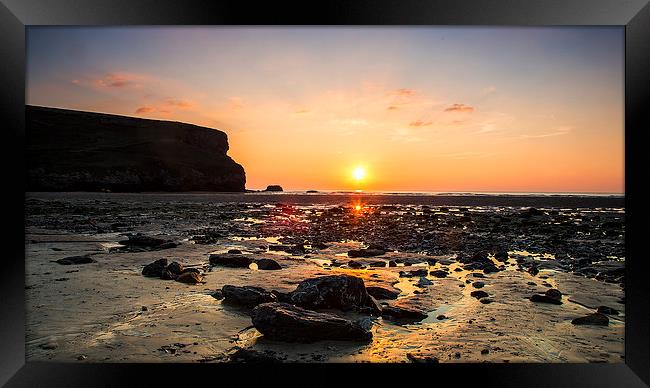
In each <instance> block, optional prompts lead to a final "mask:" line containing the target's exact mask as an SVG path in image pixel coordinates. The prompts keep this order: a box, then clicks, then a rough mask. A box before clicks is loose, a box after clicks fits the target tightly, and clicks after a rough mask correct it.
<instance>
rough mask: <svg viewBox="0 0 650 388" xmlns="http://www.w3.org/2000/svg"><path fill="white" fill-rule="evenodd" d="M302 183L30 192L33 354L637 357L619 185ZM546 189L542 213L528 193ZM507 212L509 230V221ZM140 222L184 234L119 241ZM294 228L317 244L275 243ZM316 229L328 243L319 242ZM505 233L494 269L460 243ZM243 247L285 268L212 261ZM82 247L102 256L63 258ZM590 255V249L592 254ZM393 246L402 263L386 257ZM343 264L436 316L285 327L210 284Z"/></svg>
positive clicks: (292, 276)
mask: <svg viewBox="0 0 650 388" xmlns="http://www.w3.org/2000/svg"><path fill="white" fill-rule="evenodd" d="M294 196H295V197H296V198H298V200H296V201H293V200H292V198H293V197H290V196H287V195H268V194H267V195H258V194H254V195H242V194H232V195H227V197H223V196H222V195H216V196H215V195H207V194H190V195H177V194H92V193H74V194H69V193H30V194H28V195H27V206H26V207H27V210H26V240H25V244H26V245H25V252H26V273H27V279H26V299H27V312H28V313H27V338H26V343H27V358H28V360H30V361H34V360H53V361H64V362H226V361H229V360H230V357H231V355H232V354H233V353H234V352H235V351H236V350H237V349H238V348H246V349H252V350H257V351H261V352H264V351H268V352H267V353H265V354H270V355H272V356H273V357H274V358H276V359H278V360H281V361H285V362H296V361H297V362H409V360H412V359H414V358H419V357H426V356H431V357H435V358H437V359H438V360H439V362H623V361H624V321H625V306H624V304H623V303H622V301H623V300H624V299H623V298H624V290H623V288H622V287H621V284H622V278H620V277H619V276H617V275H615V274H617V272H616V269H619V268H622V267H623V265H624V260H625V259H624V257H625V255H624V251H623V244H622V243H623V237H624V230H622V228H623V226H622V225H621V224H619V221H620V220H621V219H622V217H623V215H624V212H623V209H622V205H621V204H620V202H608V201H613V200H612V199H611V198H596V199H594V198H590V199H589V200H587V201H585V202H580V203H577V204H576V203H575V201H577V200H576V199H575V198H573V199H571V200H570V201H569V202H566V203H561V204H555V205H554V204H553V203H548V202H545V201H548V198H538V199H537V202H533V203H532V204H527V205H512V206H511V207H505V206H503V205H502V204H501V201H502V199H500V198H499V199H498V200H496V203H494V201H492V202H490V200H489V198H481V199H480V200H481V201H482V202H480V203H473V204H471V205H469V204H465V205H459V204H456V203H453V202H450V203H445V202H444V201H442V200H441V199H439V198H437V199H435V201H442V202H441V203H440V204H437V205H434V204H433V203H431V202H425V203H424V204H423V202H422V201H425V200H426V201H431V199H430V198H426V199H422V198H421V197H413V198H407V199H405V198H403V196H400V197H399V198H397V199H395V197H386V196H384V197H382V196H363V197H359V196H339V197H332V196H328V198H329V199H328V200H327V201H325V200H322V199H314V198H313V195H309V196H307V195H304V196H296V195H294ZM303 197H308V199H303ZM223 198H227V200H222V199H223ZM236 198H239V199H238V200H234V199H236ZM270 198H272V199H270ZM332 198H335V199H332ZM474 200H477V199H476V198H472V201H474ZM526 200H527V201H529V200H530V198H527V199H526ZM555 200H557V198H556V199H553V201H555ZM314 201H315V202H314ZM468 201H469V200H468ZM593 201H596V202H593ZM597 201H601V202H597ZM602 201H604V202H602ZM533 205H534V206H536V207H537V208H538V209H539V212H540V213H539V214H538V213H535V214H533V215H532V216H531V215H529V214H528V213H527V212H528V209H522V208H521V206H533ZM610 205H611V206H610ZM357 206H359V208H357ZM452 206H453V207H459V206H462V207H460V208H452ZM357 209H359V210H357ZM506 218H507V219H509V221H507V222H506V221H504V220H505V219H506ZM506 224H507V225H508V226H507V230H508V232H505V231H503V230H500V229H499V228H500V226H499V225H506ZM495 225H496V226H495ZM129 233H142V234H145V235H148V236H153V237H158V238H163V239H165V240H173V241H175V242H179V243H180V245H179V246H177V247H175V248H170V249H163V250H151V251H150V250H142V251H137V250H135V251H134V250H131V251H129V250H120V249H119V248H120V247H121V246H120V244H118V243H117V242H118V241H120V240H124V239H125V238H126V237H125V236H126V235H127V234H129ZM432 233H433V235H432ZM558 233H559V234H558ZM346 236H347V237H346ZM378 242H382V243H383V244H385V245H386V246H388V247H389V248H390V250H392V251H390V252H387V253H385V254H384V255H380V256H376V257H372V258H360V259H350V258H349V257H348V256H347V252H348V251H349V250H351V249H359V248H362V247H365V246H367V245H368V244H376V243H378ZM297 243H300V244H304V245H303V247H304V249H303V250H299V251H298V252H295V251H294V252H287V251H291V249H286V248H282V249H285V251H282V250H274V249H273V247H274V246H275V247H276V248H277V246H278V245H287V246H289V245H291V246H293V245H295V244H297ZM317 243H324V244H325V245H327V247H321V248H320V249H317V248H315V246H316V245H317ZM495 244H496V245H499V246H500V247H503V248H504V249H506V250H507V251H508V258H507V259H506V260H498V259H496V258H495V257H494V255H493V254H490V260H492V262H493V263H494V265H495V266H497V267H499V268H500V269H501V270H499V271H498V272H493V273H487V274H484V273H483V272H482V271H477V270H467V269H464V267H465V265H463V263H460V262H459V260H458V259H459V258H460V257H464V256H465V255H467V254H468V253H469V252H472V251H474V250H476V249H483V248H485V249H488V250H489V249H492V247H493V245H495ZM553 247H556V248H555V249H553ZM116 248H118V249H116ZM230 249H239V250H241V251H242V253H243V254H244V255H251V256H252V257H255V258H270V259H273V260H275V261H277V262H278V263H279V264H280V265H281V266H282V269H281V270H276V271H264V270H257V269H255V268H254V266H252V268H226V267H211V266H210V265H209V262H208V257H209V254H211V253H223V252H227V251H228V250H230ZM85 254H90V255H91V257H92V258H93V259H94V260H95V262H93V263H89V264H80V265H61V264H58V263H56V262H54V261H55V260H57V259H60V258H64V257H69V256H75V255H85ZM160 258H167V259H168V260H169V261H170V262H171V261H177V262H180V263H182V264H183V265H184V266H185V267H193V268H198V269H200V270H201V272H202V273H203V275H204V280H205V283H204V284H197V285H187V284H183V283H180V282H175V281H165V280H161V279H156V278H148V277H144V276H142V268H143V267H144V265H146V264H149V263H151V262H153V261H154V260H157V259H160ZM580 259H589V260H588V263H586V262H581V263H582V264H580V265H578V261H579V260H580ZM350 260H354V261H355V262H358V263H361V264H362V265H368V264H370V263H371V262H376V261H385V262H386V266H384V267H369V266H366V268H363V269H352V268H349V266H348V264H349V262H350ZM391 260H394V261H401V262H402V263H400V264H397V266H395V267H388V266H387V265H388V262H389V261H391ZM332 261H334V262H335V263H336V264H335V265H332ZM434 261H435V264H433V265H432V264H431V263H433V262H434ZM403 263H407V264H411V265H408V266H405V264H403ZM532 267H534V268H535V269H536V270H537V271H538V272H537V271H532V270H530V269H531V268H532ZM418 269H426V270H427V272H428V273H430V272H431V271H435V270H438V269H444V270H446V271H447V272H448V273H449V275H448V276H446V277H444V278H439V277H436V276H433V275H430V274H429V275H427V276H426V278H427V279H429V280H430V281H431V282H432V283H433V284H431V285H428V286H419V285H418V282H419V281H420V278H419V277H417V276H416V277H404V276H400V271H402V272H403V271H414V270H418ZM475 273H479V276H482V277H477V276H476V275H474V274H475ZM332 274H350V275H353V276H358V277H361V278H362V279H363V280H364V282H365V284H366V286H374V285H378V286H382V287H385V288H387V289H395V290H397V291H399V296H398V298H397V299H396V300H386V301H384V300H380V302H383V303H389V304H391V305H398V306H410V307H416V308H418V309H421V310H424V311H426V312H427V315H428V318H425V319H424V320H422V321H419V322H399V321H394V320H391V319H387V318H385V317H373V318H372V320H373V326H372V329H371V331H372V333H373V339H372V341H371V342H361V343H359V342H352V341H319V342H315V343H309V344H302V343H285V342H280V341H272V340H268V339H266V338H264V336H262V335H261V333H259V332H258V331H257V330H256V329H255V328H253V327H251V325H252V324H251V318H250V316H249V310H248V309H246V308H242V307H237V306H231V305H228V304H225V303H224V302H223V301H222V300H218V299H216V298H214V297H213V296H212V294H213V293H214V292H215V291H216V290H219V289H221V287H223V286H224V285H226V284H231V285H238V286H248V285H250V286H259V287H263V288H265V289H267V290H277V291H281V292H289V291H292V290H293V289H295V287H296V285H297V284H298V283H299V282H300V281H302V280H304V279H308V278H312V277H317V276H322V275H332ZM476 281H481V282H483V283H484V284H485V285H484V287H482V288H480V289H481V290H483V291H485V292H487V293H488V294H489V298H490V299H492V300H493V302H492V303H489V304H484V303H481V302H480V301H479V300H477V299H476V298H474V297H472V296H471V295H470V293H471V292H472V291H476V290H477V288H475V287H474V286H473V285H472V283H474V282H476ZM550 288H554V289H558V290H560V291H561V292H562V294H563V296H562V301H563V303H562V304H561V305H554V304H542V303H534V302H531V301H530V300H529V299H528V298H529V297H530V296H532V295H533V294H535V293H543V292H545V291H546V290H547V289H550ZM599 306H608V307H612V308H615V309H616V310H618V311H619V314H617V315H608V318H609V324H608V325H607V326H582V325H574V324H572V323H571V320H573V319H574V318H578V317H581V316H584V315H587V314H590V313H593V312H594V311H595V309H596V308H598V307H599ZM328 312H331V313H334V314H337V315H340V316H344V317H347V318H350V319H356V318H361V317H362V316H363V315H362V314H360V313H358V312H342V311H337V310H331V311H328ZM441 315H444V317H442V318H441V319H439V317H440V316H441ZM409 355H410V357H409ZM414 356H415V357H414Z"/></svg>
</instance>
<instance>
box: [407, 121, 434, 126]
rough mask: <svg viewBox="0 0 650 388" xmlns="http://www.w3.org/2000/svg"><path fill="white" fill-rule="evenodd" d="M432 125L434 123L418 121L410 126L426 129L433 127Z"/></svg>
mask: <svg viewBox="0 0 650 388" xmlns="http://www.w3.org/2000/svg"><path fill="white" fill-rule="evenodd" d="M431 124H433V121H420V120H417V121H413V122H411V123H409V125H410V126H411V127H426V126H428V125H431Z"/></svg>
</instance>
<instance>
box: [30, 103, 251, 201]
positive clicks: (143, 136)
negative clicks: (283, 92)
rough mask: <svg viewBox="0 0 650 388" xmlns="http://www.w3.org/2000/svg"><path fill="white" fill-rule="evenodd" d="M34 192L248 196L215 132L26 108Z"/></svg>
mask: <svg viewBox="0 0 650 388" xmlns="http://www.w3.org/2000/svg"><path fill="white" fill-rule="evenodd" d="M25 110H26V116H25V117H26V143H27V158H26V159H27V169H28V182H27V190H28V191H122V192H132V191H231V192H243V191H244V190H245V189H244V186H245V184H246V175H245V172H244V168H243V167H242V166H241V165H239V164H237V163H236V162H235V161H233V160H232V159H231V158H230V157H229V156H228V155H227V154H226V153H227V152H228V137H227V135H226V134H225V133H224V132H221V131H218V130H216V129H211V128H205V127H199V126H196V125H191V124H185V123H179V122H172V121H160V120H147V119H140V118H135V117H126V116H116V115H108V114H100V113H92V112H81V111H74V110H65V109H55V108H45V107H36V106H29V105H28V106H26V109H25Z"/></svg>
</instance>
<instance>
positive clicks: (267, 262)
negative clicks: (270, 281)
mask: <svg viewBox="0 0 650 388" xmlns="http://www.w3.org/2000/svg"><path fill="white" fill-rule="evenodd" d="M255 263H256V264H257V269H261V270H268V271H274V270H278V269H282V267H281V266H280V264H278V262H277V261H275V260H273V259H259V260H257V261H256V262H255Z"/></svg>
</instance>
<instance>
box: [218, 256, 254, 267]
mask: <svg viewBox="0 0 650 388" xmlns="http://www.w3.org/2000/svg"><path fill="white" fill-rule="evenodd" d="M248 256H249V255H238V254H228V253H213V254H211V255H210V264H211V265H214V266H222V267H231V268H248V266H249V265H250V264H251V263H252V262H253V260H251V258H250V257H248Z"/></svg>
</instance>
